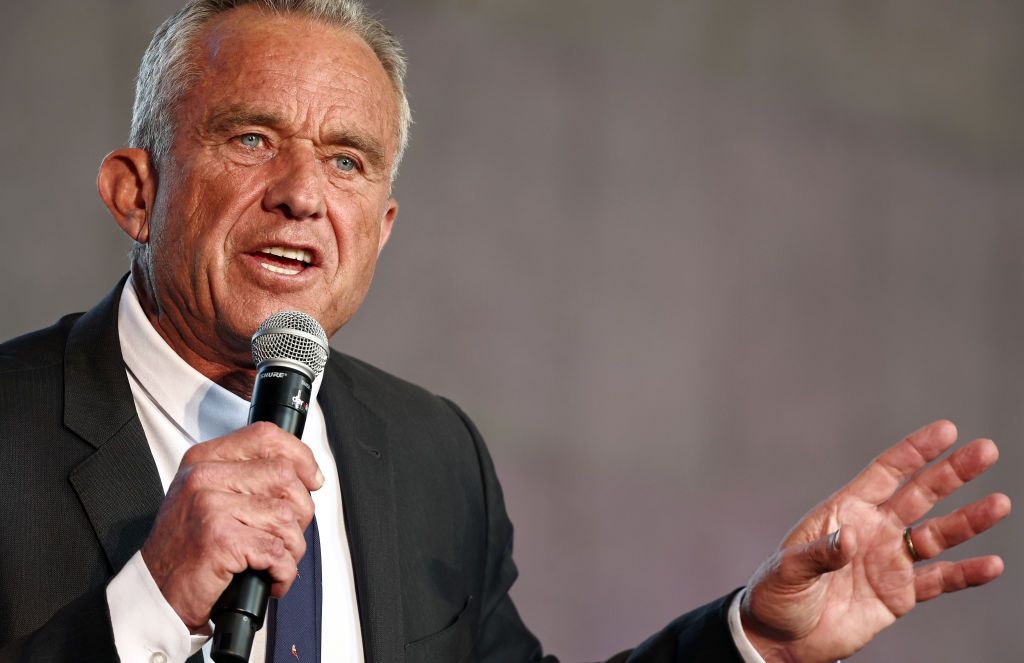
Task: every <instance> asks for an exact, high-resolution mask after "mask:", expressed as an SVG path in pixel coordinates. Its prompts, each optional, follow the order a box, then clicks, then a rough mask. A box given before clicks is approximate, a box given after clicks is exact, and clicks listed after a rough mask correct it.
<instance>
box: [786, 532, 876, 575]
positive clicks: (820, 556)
mask: <svg viewBox="0 0 1024 663" xmlns="http://www.w3.org/2000/svg"><path fill="white" fill-rule="evenodd" d="M856 552H857V541H856V537H855V536H854V532H853V530H852V529H850V528H849V527H842V526H840V528H839V529H837V530H836V531H834V532H832V533H831V534H828V535H826V536H823V537H821V538H820V539H817V540H815V541H811V542H810V543H807V544H805V545H802V546H797V547H794V548H792V549H790V550H787V551H786V552H785V553H783V557H782V564H781V565H780V568H779V572H780V576H782V580H784V581H785V582H786V583H787V584H791V585H795V586H801V585H802V586H810V585H811V584H813V583H814V581H816V580H817V579H818V578H820V577H821V576H822V575H824V574H826V573H830V572H832V571H837V570H839V569H841V568H843V567H844V566H846V565H847V564H849V563H850V560H852V559H853V555H854V553H856Z"/></svg>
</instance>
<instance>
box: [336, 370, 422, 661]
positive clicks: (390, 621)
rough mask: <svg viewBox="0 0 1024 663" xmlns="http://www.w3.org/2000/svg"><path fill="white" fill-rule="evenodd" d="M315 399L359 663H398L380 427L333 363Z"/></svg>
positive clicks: (392, 526) (399, 623)
mask: <svg viewBox="0 0 1024 663" xmlns="http://www.w3.org/2000/svg"><path fill="white" fill-rule="evenodd" d="M319 400H320V406H321V408H322V409H323V413H324V419H325V421H326V423H327V431H328V435H327V439H328V441H329V443H330V446H331V450H332V452H333V453H334V458H335V462H336V463H337V465H338V476H339V478H340V480H341V494H342V504H343V506H344V511H345V530H346V534H347V536H348V544H349V548H350V549H351V551H352V566H353V572H354V574H355V582H356V595H357V597H358V602H359V620H360V624H361V627H362V633H363V650H364V652H365V655H366V661H367V663H392V662H395V663H397V662H399V661H402V660H403V657H404V643H405V638H404V633H403V619H402V596H401V575H400V573H401V570H400V566H399V557H398V533H397V529H396V522H395V520H396V515H395V486H394V477H393V473H392V468H391V455H390V453H389V449H388V444H387V431H386V426H385V423H384V421H383V420H382V419H381V418H380V417H379V416H377V414H376V413H374V412H373V411H372V410H371V409H370V408H369V407H367V406H366V405H365V404H364V403H363V402H362V401H360V400H359V399H358V398H357V397H356V395H355V394H354V392H353V386H352V383H351V381H350V379H349V376H347V375H345V374H344V373H343V372H342V370H341V366H340V362H337V361H332V362H330V363H329V364H328V368H327V372H326V373H325V375H324V381H323V384H322V385H321V388H320V398H319Z"/></svg>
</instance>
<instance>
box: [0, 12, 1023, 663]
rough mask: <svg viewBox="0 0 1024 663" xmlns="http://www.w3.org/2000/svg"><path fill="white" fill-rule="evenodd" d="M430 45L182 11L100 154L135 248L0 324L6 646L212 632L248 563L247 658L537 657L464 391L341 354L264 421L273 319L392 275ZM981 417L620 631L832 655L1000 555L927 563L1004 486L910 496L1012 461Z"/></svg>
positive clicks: (125, 641)
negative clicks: (254, 405) (261, 359)
mask: <svg viewBox="0 0 1024 663" xmlns="http://www.w3.org/2000/svg"><path fill="white" fill-rule="evenodd" d="M403 76H404V63H403V60H402V56H401V51H400V48H399V46H398V44H397V42H395V41H394V39H393V38H391V37H390V35H388V34H387V33H386V31H384V30H383V28H382V27H381V26H380V25H379V24H378V23H376V22H375V21H373V20H372V19H370V18H368V17H367V16H366V15H365V13H364V11H363V10H362V9H361V8H360V7H359V6H358V5H357V4H355V3H352V2H347V1H345V0H336V1H335V2H328V1H327V0H320V1H316V0H311V1H309V2H296V1H294V0H293V1H291V2H285V1H283V0H282V1H280V2H270V1H269V0H268V1H265V2H259V3H256V2H253V3H248V2H244V1H242V0H239V1H237V2H229V1H226V0H195V1H193V2H190V3H189V4H188V5H187V6H186V8H185V9H183V10H182V11H181V12H179V13H178V14H176V15H175V16H174V17H172V18H171V19H169V20H168V21H167V22H165V24H164V25H163V26H162V27H161V28H160V30H158V32H157V34H156V36H155V37H154V40H153V43H152V44H151V45H150V48H149V49H148V50H147V53H146V56H145V57H144V59H143V64H142V68H141V70H140V75H139V85H138V91H137V97H136V106H135V112H134V117H133V127H132V137H131V145H132V147H130V148H125V149H119V150H116V151H114V152H112V153H111V154H110V155H108V156H107V157H106V159H105V160H104V162H103V164H102V166H101V169H100V174H99V178H98V186H99V191H100V195H101V197H102V198H103V200H104V202H105V203H106V205H107V207H108V209H109V210H110V212H111V214H112V216H113V217H114V219H115V220H116V221H117V223H118V225H119V226H120V227H121V228H122V229H123V230H124V231H125V232H126V233H127V234H129V235H130V236H131V237H132V238H133V239H134V240H135V241H136V247H135V249H134V250H133V259H132V266H131V275H130V278H129V279H128V280H127V281H126V282H123V283H121V284H119V285H118V286H117V287H116V288H115V289H114V291H113V292H112V293H111V295H110V296H108V298H107V299H106V300H104V302H102V303H100V304H99V305H98V306H97V307H95V308H94V309H92V310H91V311H90V312H89V313H87V314H85V315H83V316H80V317H79V316H69V317H67V318H64V319H63V320H61V321H60V322H58V323H57V324H56V325H55V326H54V327H51V328H50V329H47V330H43V331H40V332H36V333H34V334H31V335H28V336H26V337H23V338H21V339H16V340H14V341H11V342H9V343H8V344H5V345H4V346H3V348H2V350H0V357H2V358H0V395H2V396H0V403H2V404H3V414H2V417H0V420H2V422H3V423H2V424H0V425H2V428H0V430H2V435H3V441H4V444H3V445H2V446H0V466H2V467H4V468H5V482H3V484H2V485H3V488H2V492H0V497H2V499H3V504H4V507H3V509H4V510H3V513H4V528H5V529H4V531H5V533H6V534H7V536H5V537H3V544H2V545H3V550H2V552H3V553H4V554H3V555H0V581H2V583H3V588H2V589H3V591H2V592H0V661H15V660H31V661H51V660H52V661H65V660H66V661H71V660H74V661H106V660H118V658H120V660H124V661H136V660H139V661H142V660H151V661H168V660H171V661H180V660H185V659H186V658H189V660H190V661H198V660H202V658H201V657H202V656H204V654H201V653H200V652H199V650H200V648H201V647H203V645H204V644H205V643H206V642H207V641H208V639H209V635H210V626H209V619H210V615H211V609H212V607H213V605H214V602H215V601H216V600H217V598H218V597H219V596H220V595H221V593H222V592H223V591H224V589H225V588H226V587H227V585H228V583H229V582H230V580H231V578H232V576H233V575H234V574H236V573H239V572H241V571H243V570H245V569H246V568H251V569H255V570H265V571H267V572H268V574H269V575H270V577H271V578H272V580H273V587H272V591H273V595H274V596H275V597H277V598H278V599H279V602H278V603H277V604H276V607H275V610H274V614H273V616H272V618H271V619H270V620H269V623H268V624H267V626H266V627H265V628H264V629H263V630H262V631H261V632H260V633H259V634H258V636H257V642H256V645H255V652H254V654H253V657H252V658H251V659H250V660H254V661H256V660H264V656H265V657H266V659H265V660H273V661H282V660H293V659H297V660H303V661H316V660H323V661H328V660H330V661H335V660H344V661H349V660H355V661H359V660H366V661H398V660H407V661H438V662H441V661H468V660H483V661H522V660H540V659H542V657H543V656H542V653H541V649H540V646H539V644H538V643H537V641H536V639H535V638H534V637H533V636H532V635H531V634H530V632H529V631H528V630H527V628H526V627H525V626H524V625H523V623H522V621H521V620H520V619H519V616H518V614H517V612H516V610H515V607H514V605H513V604H512V602H511V600H510V599H509V597H508V590H509V588H510V586H511V584H512V583H513V581H514V580H515V576H516V570H515V566H514V564H513V562H512V559H511V538H512V537H511V525H510V523H509V522H508V519H507V516H506V515H505V510H504V506H503V503H502V497H501V491H500V488H499V486H498V483H497V479H496V477H495V474H494V470H493V467H492V465H491V462H490V459H489V456H488V454H487V451H486V448H485V446H484V444H483V442H482V440H481V439H480V436H479V434H478V433H477V431H476V430H475V428H474V427H473V425H472V423H471V422H470V421H469V419H468V418H467V417H466V416H465V415H464V414H463V413H462V412H461V410H459V409H458V407H457V406H455V405H454V404H452V403H451V402H449V401H446V400H444V399H441V398H438V397H436V396H433V395H432V394H430V393H428V392H426V391H424V390H421V389H419V388H418V387H415V386H413V385H409V384H408V383H405V382H402V381H401V380H398V379H397V378H394V377H392V376H389V375H387V374H384V373H383V372H381V371H379V370H377V369H375V368H373V367H370V366H368V365H366V364H363V363H362V362H359V361H358V360H355V359H352V358H350V357H345V356H343V355H338V354H335V355H334V356H333V357H332V359H331V361H330V363H329V365H328V367H327V369H326V371H325V374H324V377H323V379H322V382H319V381H318V383H317V384H316V385H315V388H316V389H318V393H319V397H318V401H319V405H318V406H314V407H312V408H311V409H310V413H309V419H308V421H307V424H306V434H305V435H304V438H303V440H302V441H299V440H297V439H295V438H294V437H292V436H290V435H288V434H286V433H284V432H283V431H281V430H280V429H277V428H276V427H274V426H271V425H265V424H264V425H254V426H248V427H247V426H244V424H245V414H246V409H247V399H248V398H249V394H250V393H251V390H252V385H253V382H254V379H255V371H254V369H253V366H252V361H251V355H250V350H249V339H250V337H251V336H252V334H253V332H254V330H255V329H256V328H257V327H258V326H259V324H260V323H261V322H262V321H263V320H264V319H265V318H266V317H268V316H269V315H270V314H272V313H275V312H277V311H280V310H292V309H293V310H300V311H304V312H306V313H308V314H310V315H312V316H313V317H314V318H316V319H317V320H318V321H319V322H320V324H321V325H322V326H323V327H324V329H325V330H326V331H327V333H328V334H329V335H330V334H333V333H334V332H336V331H337V330H338V329H339V328H340V327H341V326H342V325H344V324H345V323H346V322H347V321H348V320H349V319H350V318H351V317H352V315H354V313H355V311H356V310H357V309H358V307H359V305H360V304H361V302H362V300H363V297H364V296H365V295H366V292H367V289H368V287H369V284H370V280H371V278H372V275H373V271H374V267H375V264H376V259H377V256H378V255H379V253H380V251H381V249H382V248H383V246H384V244H385V243H386V242H387V239H388V236H389V234H390V232H391V229H392V225H393V222H394V219H395V215H396V213H397V209H398V206H397V203H396V202H395V200H394V199H393V198H392V197H391V195H390V191H391V182H392V178H393V176H394V173H395V172H396V169H397V166H398V162H399V160H400V157H401V153H402V150H403V148H404V145H405V142H406V136H407V129H408V123H409V119H408V118H409V112H408V106H407V103H406V101H405V96H404V91H403ZM955 439H956V431H955V428H954V427H953V426H952V425H951V424H950V423H948V422H941V421H940V422H935V423H933V424H931V425H928V426H925V427H924V428H922V429H920V430H918V431H917V432H915V433H913V434H912V435H910V436H908V437H907V438H906V439H905V440H903V441H901V442H900V443H899V444H897V445H896V446H894V447H892V448H891V449H889V450H888V451H886V452H885V453H883V454H882V455H881V456H879V458H878V459H877V460H876V461H875V462H873V463H872V464H871V465H870V466H869V467H868V468H867V469H865V470H864V471H863V472H862V473H861V474H860V475H859V476H858V477H857V478H856V479H854V480H853V481H852V482H851V483H850V484H849V485H847V486H846V487H844V488H843V489H841V490H840V491H838V492H837V493H835V494H834V495H833V496H832V497H830V498H828V499H827V500H826V501H824V502H823V503H822V504H820V505H819V506H817V507H815V508H814V509H813V510H812V511H811V512H810V513H809V514H808V515H807V516H806V517H805V518H804V520H803V521H801V522H800V523H799V524H797V526H796V527H795V528H794V529H793V530H792V532H791V533H790V534H789V535H788V536H787V537H786V539H785V541H784V542H783V544H782V546H781V547H780V549H779V551H778V553H777V554H776V555H775V556H773V557H772V558H771V559H769V560H768V561H766V562H765V564H764V565H763V566H762V567H761V569H760V570H759V571H758V572H757V573H755V575H754V577H753V578H752V580H751V582H750V584H749V585H748V587H747V588H746V589H745V590H743V591H738V592H733V593H732V594H729V595H727V596H725V597H723V598H722V599H719V600H718V601H715V602H714V603H712V604H709V605H708V606H704V607H703V608H699V609H697V610H695V611H693V612H691V613H687V614H686V615H683V616H682V617H680V618H679V619H677V620H676V621H674V622H673V623H672V624H670V625H669V626H667V627H666V628H665V629H663V630H662V631H661V632H659V633H658V634H656V635H654V636H652V637H651V638H650V639H649V640H648V641H646V642H645V643H643V644H641V645H640V646H639V647H637V648H636V649H634V650H631V651H627V652H624V653H622V654H620V655H618V656H616V657H615V660H630V661H673V660H683V661H685V660H712V661H760V660H767V661H776V660H778V661H794V660H796V661H828V660H835V659H837V658H840V657H845V656H848V655H850V654H852V653H853V652H855V651H857V650H858V649H859V648H861V647H862V646H863V645H864V644H866V643H867V642H868V641H870V640H871V638H873V637H874V635H876V634H877V633H878V632H879V631H881V630H882V629H883V628H885V627H886V626H888V625H889V624H891V623H892V622H893V621H895V619H896V618H897V617H899V616H901V615H903V614H905V613H906V612H907V611H909V610H910V609H911V608H913V606H914V605H915V603H916V602H917V601H923V600H928V599H930V598H934V597H936V596H938V595H940V594H942V593H944V592H948V591H955V590H958V589H962V588H964V587H967V586H972V585H979V584H984V583H986V582H989V581H990V580H992V579H994V578H995V577H997V576H998V575H999V574H1000V573H1001V571H1002V568H1003V567H1002V561H1001V560H1000V559H999V558H998V557H994V556H988V557H981V558H976V559H972V560H966V561H962V562H940V563H936V564H933V565H930V566H924V565H922V566H915V562H917V561H920V560H922V559H929V558H932V557H935V556H937V555H938V554H940V553H941V552H943V551H944V550H945V549H947V548H949V547H952V546H954V545H956V544H958V543H961V542H963V541H965V540H967V539H969V538H971V537H973V536H974V535H975V534H977V533H979V532H981V531H984V530H986V529H988V528H989V527H991V526H992V525H993V524H995V523H996V522H998V521H999V520H1001V519H1002V518H1003V517H1005V516H1006V515H1007V514H1008V513H1009V509H1010V504H1009V500H1008V499H1007V498H1006V497H1005V496H1003V495H999V494H995V495H990V496H989V497H987V498H985V499H983V500H980V501H979V502H976V503H974V504H972V505H968V506H966V507H963V508H962V509H959V510H957V511H954V512H953V513H952V514H950V515H948V516H945V517H941V518H934V519H930V520H926V521H924V522H923V523H921V524H917V525H914V523H916V521H918V520H919V519H920V518H922V517H924V516H925V514H927V513H928V512H929V511H930V510H931V508H932V507H933V506H934V505H935V504H936V503H937V502H938V501H939V500H941V499H943V498H944V497H946V496H948V495H949V494H950V493H952V492H953V491H955V490H956V489H957V488H959V487H960V486H961V485H963V483H965V482H966V481H969V480H971V479H973V478H975V477H977V476H978V475H980V474H981V473H982V472H984V471H985V470H986V469H988V468H989V467H990V466H991V465H992V464H993V463H994V462H995V461H996V458H997V456H998V452H997V450H996V447H995V445H994V444H993V443H992V442H991V441H988V440H975V441H973V442H971V443H970V444H967V445H965V446H963V447H962V448H960V449H958V450H957V451H955V452H954V453H952V454H951V455H950V456H949V457H947V458H946V459H944V460H942V461H940V462H938V463H936V464H933V465H931V466H928V463H930V462H931V461H933V460H935V459H936V458H938V457H939V456H940V455H941V454H942V453H943V452H944V451H945V450H947V449H948V448H950V447H951V446H952V444H953V443H954V442H955ZM314 514H315V522H316V526H315V527H314V526H313V525H312V523H313V522H314ZM912 525H913V527H911V526H912ZM311 533H312V534H311ZM307 553H308V554H309V555H313V556H315V557H316V558H317V559H319V560H320V561H321V562H322V564H321V569H320V570H319V571H317V574H320V575H321V577H320V578H319V579H320V582H319V583H313V586H312V587H310V585H309V583H310V577H309V574H305V575H304V574H302V573H297V570H298V569H299V568H300V566H301V565H302V564H305V563H306V561H307V559H308V557H307ZM300 586H302V587H303V591H305V590H306V589H309V591H312V592H314V593H315V594H316V595H317V596H318V598H317V599H316V600H315V601H314V603H315V612H316V615H317V616H316V618H315V619H314V620H312V621H314V622H315V624H314V627H313V629H312V630H313V631H314V632H317V631H318V632H317V633H315V637H313V638H312V639H311V640H310V639H308V638H307V635H308V634H307V633H300V632H299V631H301V630H302V629H301V628H297V627H295V625H292V624H290V623H289V622H290V621H291V618H292V617H293V616H294V615H293V611H294V610H298V609H297V608H292V607H291V606H292V605H294V604H293V603H291V601H292V599H294V598H295V596H296V594H298V593H299V590H298V589H297V588H298V587H300ZM293 590H294V591H293ZM300 626H301V625H300ZM306 626H308V624H306ZM190 657H194V658H190Z"/></svg>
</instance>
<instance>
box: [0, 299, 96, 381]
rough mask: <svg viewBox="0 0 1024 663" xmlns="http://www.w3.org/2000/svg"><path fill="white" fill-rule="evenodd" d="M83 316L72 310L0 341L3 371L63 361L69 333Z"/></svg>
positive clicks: (18, 370) (46, 365) (15, 371)
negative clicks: (53, 320) (54, 319)
mask: <svg viewBox="0 0 1024 663" xmlns="http://www.w3.org/2000/svg"><path fill="white" fill-rule="evenodd" d="M81 316H82V314H81V313H72V314H70V315H66V316H64V317H63V318H61V319H60V320H58V321H57V322H55V323H54V324H53V325H51V326H49V327H47V328H45V329H39V330H37V331H33V332H29V333H27V334H23V335H21V336H18V337H15V338H12V339H10V340H9V341H5V342H4V343H0V375H4V374H8V373H18V372H21V371H27V370H34V369H40V368H48V367H51V366H53V365H54V364H60V363H61V362H63V360H64V347H65V345H66V344H67V340H68V334H69V333H70V331H71V328H72V327H73V326H74V324H75V321H76V320H78V318H79V317H81Z"/></svg>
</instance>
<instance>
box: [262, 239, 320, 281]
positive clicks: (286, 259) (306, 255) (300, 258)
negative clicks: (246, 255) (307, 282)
mask: <svg viewBox="0 0 1024 663" xmlns="http://www.w3.org/2000/svg"><path fill="white" fill-rule="evenodd" d="M253 255H254V257H255V258H256V259H257V262H259V265H260V267H262V268H263V269H265V270H267V271H268V272H273V273H274V274H283V275H285V276H295V275H296V274H300V273H301V272H302V271H303V270H304V269H307V268H309V267H312V266H313V265H314V262H313V260H314V256H313V253H312V252H311V251H308V250H306V249H299V248H289V247H286V246H267V247H264V248H262V249H260V250H259V251H258V252H257V253H256V254H253Z"/></svg>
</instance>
